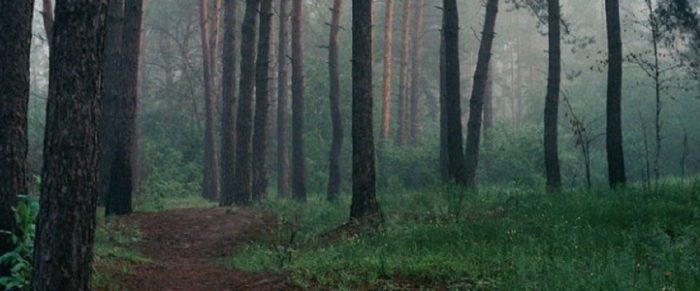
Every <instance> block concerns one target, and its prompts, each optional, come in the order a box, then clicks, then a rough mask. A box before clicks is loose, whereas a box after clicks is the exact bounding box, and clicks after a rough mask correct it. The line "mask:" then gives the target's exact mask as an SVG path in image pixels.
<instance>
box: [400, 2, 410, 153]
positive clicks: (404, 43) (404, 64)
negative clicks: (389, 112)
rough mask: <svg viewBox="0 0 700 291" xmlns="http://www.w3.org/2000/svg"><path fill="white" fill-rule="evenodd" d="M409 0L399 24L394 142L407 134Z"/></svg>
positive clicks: (404, 140)
mask: <svg viewBox="0 0 700 291" xmlns="http://www.w3.org/2000/svg"><path fill="white" fill-rule="evenodd" d="M411 2H412V1H411V0H404V2H403V23H402V26H401V62H400V63H399V65H400V68H399V103H398V106H399V111H398V116H397V123H396V144H397V145H399V146H401V145H403V144H404V143H405V142H406V135H407V134H408V126H409V125H408V102H409V100H408V98H409V97H408V93H409V91H408V77H409V75H408V56H409V47H408V43H409V34H408V32H409V28H410V27H411Z"/></svg>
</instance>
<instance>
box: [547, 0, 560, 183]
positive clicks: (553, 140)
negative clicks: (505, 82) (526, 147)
mask: <svg viewBox="0 0 700 291" xmlns="http://www.w3.org/2000/svg"><path fill="white" fill-rule="evenodd" d="M547 6H548V8H547V11H548V12H549V13H548V15H549V16H548V23H549V78H548V79H547V98H546V99H545V103H544V164H545V169H546V173H547V175H546V176H547V191H548V192H556V191H559V189H560V188H561V172H560V171H559V145H558V142H557V138H558V134H557V130H558V125H557V123H558V119H559V86H560V84H561V32H560V31H561V29H560V28H561V26H560V21H561V18H560V16H559V0H548V1H547Z"/></svg>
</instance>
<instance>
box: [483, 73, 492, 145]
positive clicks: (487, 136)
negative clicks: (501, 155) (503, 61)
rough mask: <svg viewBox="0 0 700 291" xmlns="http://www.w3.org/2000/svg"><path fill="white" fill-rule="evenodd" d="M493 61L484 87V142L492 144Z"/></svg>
mask: <svg viewBox="0 0 700 291" xmlns="http://www.w3.org/2000/svg"><path fill="white" fill-rule="evenodd" d="M493 67H494V66H493V63H491V64H490V65H489V72H488V77H487V79H486V88H485V89H484V120H483V122H484V144H486V146H487V147H488V146H489V145H490V144H491V130H492V128H493V81H494V80H493Z"/></svg>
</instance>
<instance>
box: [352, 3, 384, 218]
mask: <svg viewBox="0 0 700 291" xmlns="http://www.w3.org/2000/svg"><path fill="white" fill-rule="evenodd" d="M372 89H373V87H372V0H354V1H353V5H352V205H351V206H350V219H351V220H356V221H367V222H381V210H380V208H379V202H378V201H377V196H376V193H375V192H376V189H375V177H376V173H375V160H374V159H375V157H374V130H373V127H372V105H373V102H374V100H373V96H372Z"/></svg>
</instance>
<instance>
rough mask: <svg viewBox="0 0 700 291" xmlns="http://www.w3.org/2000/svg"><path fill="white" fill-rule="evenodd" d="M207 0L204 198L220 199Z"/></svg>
mask: <svg viewBox="0 0 700 291" xmlns="http://www.w3.org/2000/svg"><path fill="white" fill-rule="evenodd" d="M207 7H208V5H207V0H200V1H199V27H200V33H201V41H202V71H204V80H203V81H204V112H205V119H204V165H203V168H204V185H203V187H202V196H203V197H204V198H207V199H219V196H220V195H219V161H218V156H217V154H216V126H215V122H216V116H215V115H216V96H215V95H214V91H213V79H212V72H213V70H212V67H213V64H212V62H211V60H212V57H211V52H212V50H211V47H210V43H209V41H210V40H209V23H208V22H209V21H208V17H209V13H208V12H207V10H208V9H207Z"/></svg>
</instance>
